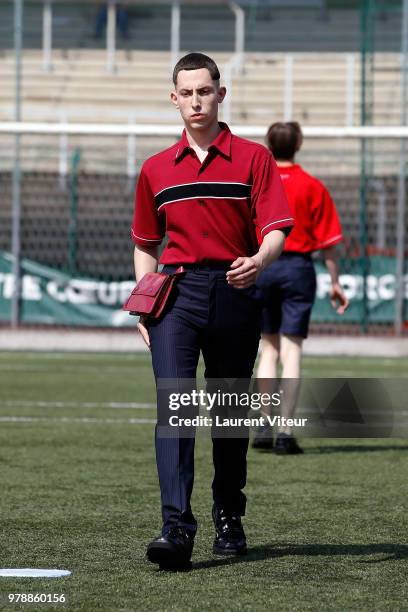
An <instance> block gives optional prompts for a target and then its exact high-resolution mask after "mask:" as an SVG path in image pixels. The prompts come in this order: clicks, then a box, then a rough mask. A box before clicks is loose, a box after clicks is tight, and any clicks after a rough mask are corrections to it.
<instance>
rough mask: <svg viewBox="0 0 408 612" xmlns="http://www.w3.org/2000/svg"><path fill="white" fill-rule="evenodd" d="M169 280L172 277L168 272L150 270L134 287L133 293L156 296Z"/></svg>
mask: <svg viewBox="0 0 408 612" xmlns="http://www.w3.org/2000/svg"><path fill="white" fill-rule="evenodd" d="M169 280H170V277H169V276H168V275H167V274H161V273H160V272H148V273H147V274H145V275H144V276H143V278H142V279H140V281H139V282H138V284H137V285H136V287H135V288H134V289H133V291H132V295H147V296H149V297H154V296H155V295H157V294H158V293H159V291H160V290H161V288H162V287H163V285H164V284H165V283H167V282H169Z"/></svg>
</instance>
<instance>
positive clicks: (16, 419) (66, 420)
mask: <svg viewBox="0 0 408 612" xmlns="http://www.w3.org/2000/svg"><path fill="white" fill-rule="evenodd" d="M47 421H48V422H52V423H110V424H111V423H113V424H115V423H118V424H119V425H121V424H123V423H127V424H129V425H140V424H144V423H156V419H97V418H94V417H80V418H79V417H78V418H71V417H58V418H56V417H51V418H50V417H15V416H0V422H1V423H37V422H47Z"/></svg>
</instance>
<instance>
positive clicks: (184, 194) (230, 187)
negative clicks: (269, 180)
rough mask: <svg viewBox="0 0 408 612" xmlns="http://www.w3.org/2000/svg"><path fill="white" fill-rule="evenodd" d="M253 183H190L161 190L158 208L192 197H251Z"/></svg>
mask: <svg viewBox="0 0 408 612" xmlns="http://www.w3.org/2000/svg"><path fill="white" fill-rule="evenodd" d="M250 196H251V185H243V184H241V183H190V184H188V185H175V186H174V187H168V188H167V189H163V191H160V193H158V194H157V195H156V196H155V197H154V200H155V203H156V206H157V208H159V207H160V206H163V204H168V203H169V202H174V201H177V200H187V199H191V198H249V197H250Z"/></svg>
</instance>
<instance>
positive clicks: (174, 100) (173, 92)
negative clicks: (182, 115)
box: [170, 91, 179, 108]
mask: <svg viewBox="0 0 408 612" xmlns="http://www.w3.org/2000/svg"><path fill="white" fill-rule="evenodd" d="M170 100H171V101H172V102H173V104H174V106H175V107H176V108H178V107H179V105H178V99H177V94H176V92H175V91H172V92H171V94H170Z"/></svg>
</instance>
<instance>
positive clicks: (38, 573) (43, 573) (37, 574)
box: [0, 567, 71, 578]
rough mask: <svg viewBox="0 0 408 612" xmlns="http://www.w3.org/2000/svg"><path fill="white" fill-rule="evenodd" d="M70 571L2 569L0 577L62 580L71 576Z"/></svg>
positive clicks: (27, 568) (28, 568) (25, 568)
mask: <svg viewBox="0 0 408 612" xmlns="http://www.w3.org/2000/svg"><path fill="white" fill-rule="evenodd" d="M70 575H71V572H70V571H69V570H57V569H36V568H30V567H24V568H21V569H19V568H2V569H0V576H2V577H10V576H15V577H18V578H28V577H30V578H60V577H62V576H70Z"/></svg>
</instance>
